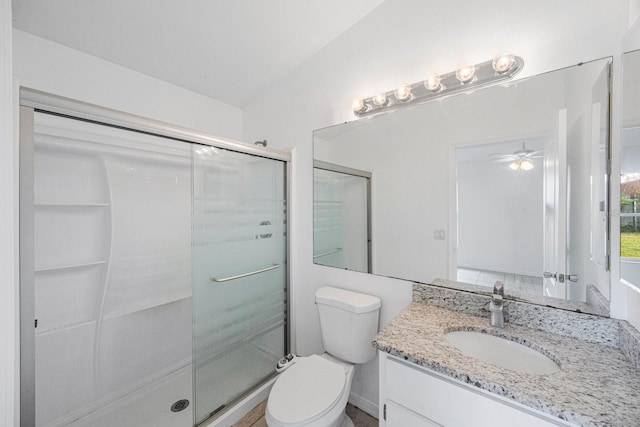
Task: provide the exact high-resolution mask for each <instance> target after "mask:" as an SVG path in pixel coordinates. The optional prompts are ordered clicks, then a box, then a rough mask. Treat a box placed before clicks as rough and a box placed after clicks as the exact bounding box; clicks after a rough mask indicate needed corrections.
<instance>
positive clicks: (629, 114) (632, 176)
mask: <svg viewBox="0 0 640 427" xmlns="http://www.w3.org/2000/svg"><path fill="white" fill-rule="evenodd" d="M622 65H623V80H622V130H621V133H620V139H621V148H620V278H621V279H622V280H623V281H626V282H627V283H629V284H631V285H635V286H639V285H640V102H638V100H639V99H640V82H639V81H638V79H637V75H638V73H639V72H640V51H634V52H628V53H625V54H624V55H623V56H622Z"/></svg>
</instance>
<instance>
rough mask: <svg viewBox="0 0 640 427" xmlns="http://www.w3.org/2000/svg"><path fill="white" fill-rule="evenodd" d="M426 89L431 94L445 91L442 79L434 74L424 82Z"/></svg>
mask: <svg viewBox="0 0 640 427" xmlns="http://www.w3.org/2000/svg"><path fill="white" fill-rule="evenodd" d="M424 87H425V88H427V89H428V90H429V91H431V92H440V91H441V90H442V89H444V86H443V85H442V79H441V78H440V76H439V75H438V74H432V75H430V76H429V77H427V79H426V80H425V81H424Z"/></svg>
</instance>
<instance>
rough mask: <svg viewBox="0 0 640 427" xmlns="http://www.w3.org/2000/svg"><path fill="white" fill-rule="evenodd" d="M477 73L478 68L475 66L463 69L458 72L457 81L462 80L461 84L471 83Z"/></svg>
mask: <svg viewBox="0 0 640 427" xmlns="http://www.w3.org/2000/svg"><path fill="white" fill-rule="evenodd" d="M475 73H476V67H474V66H473V65H469V66H467V67H462V68H459V69H458V71H456V79H458V80H460V82H461V83H469V82H470V81H471V79H473V76H474V74H475Z"/></svg>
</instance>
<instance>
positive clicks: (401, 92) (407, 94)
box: [394, 83, 411, 101]
mask: <svg viewBox="0 0 640 427" xmlns="http://www.w3.org/2000/svg"><path fill="white" fill-rule="evenodd" d="M394 95H395V96H396V99H397V100H398V101H408V100H409V99H411V87H409V85H408V84H406V83H402V84H401V85H400V86H398V89H396V91H395V93H394Z"/></svg>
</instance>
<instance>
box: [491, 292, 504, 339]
mask: <svg viewBox="0 0 640 427" xmlns="http://www.w3.org/2000/svg"><path fill="white" fill-rule="evenodd" d="M503 298H504V283H502V282H501V281H497V282H496V283H495V284H494V285H493V297H492V298H491V302H490V303H489V311H490V312H491V326H493V327H495V328H504V301H503Z"/></svg>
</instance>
